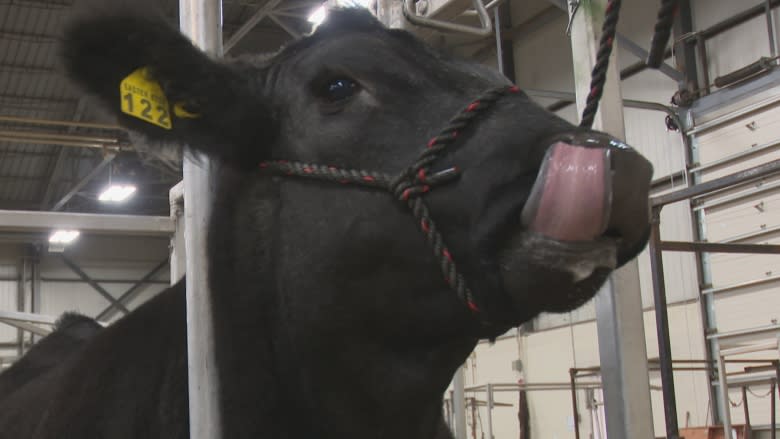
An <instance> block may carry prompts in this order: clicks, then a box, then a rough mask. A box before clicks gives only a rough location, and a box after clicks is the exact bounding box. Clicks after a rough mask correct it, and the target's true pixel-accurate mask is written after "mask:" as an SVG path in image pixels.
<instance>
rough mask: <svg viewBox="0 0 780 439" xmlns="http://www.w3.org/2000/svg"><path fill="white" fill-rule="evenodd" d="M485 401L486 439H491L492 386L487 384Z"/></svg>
mask: <svg viewBox="0 0 780 439" xmlns="http://www.w3.org/2000/svg"><path fill="white" fill-rule="evenodd" d="M486 399H487V401H486V402H485V406H486V408H487V416H486V422H487V439H493V385H492V384H490V383H488V385H487V398H486Z"/></svg>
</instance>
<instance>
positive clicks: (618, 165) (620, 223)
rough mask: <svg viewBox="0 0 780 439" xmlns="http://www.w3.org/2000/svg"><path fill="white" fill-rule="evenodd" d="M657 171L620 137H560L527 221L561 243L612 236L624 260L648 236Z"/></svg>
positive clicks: (551, 151) (527, 212)
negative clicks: (651, 200)
mask: <svg viewBox="0 0 780 439" xmlns="http://www.w3.org/2000/svg"><path fill="white" fill-rule="evenodd" d="M652 175H653V167H652V165H651V164H650V162H648V161H647V160H646V159H645V158H643V157H642V156H641V155H639V154H638V153H637V152H636V151H634V150H633V149H632V148H630V147H629V146H628V145H626V144H625V143H623V142H621V141H619V140H617V139H614V138H612V137H610V136H607V135H605V134H599V133H584V132H583V133H577V134H572V135H565V136H561V137H559V138H558V139H556V140H555V141H554V142H553V144H552V145H551V146H550V147H549V148H548V150H547V153H546V155H545V157H544V159H543V161H542V164H541V166H540V169H539V174H538V176H537V179H536V182H535V183H534V186H533V188H532V190H531V194H530V197H529V199H528V201H527V202H526V204H525V206H524V208H523V210H522V216H521V219H522V224H523V226H524V227H525V228H526V229H527V230H529V231H531V232H536V233H538V234H540V235H543V236H545V237H547V238H550V239H553V240H557V241H561V242H578V241H595V240H599V239H602V238H604V237H607V238H612V239H614V240H615V241H616V242H617V244H618V248H619V249H618V259H622V258H621V256H624V255H623V254H622V253H624V252H625V250H627V249H628V247H632V245H633V244H636V243H637V242H639V241H642V240H643V238H644V236H645V235H646V231H647V227H648V225H649V221H650V209H649V203H648V195H649V190H650V181H651V178H652ZM620 250H624V251H620ZM619 262H625V261H619Z"/></svg>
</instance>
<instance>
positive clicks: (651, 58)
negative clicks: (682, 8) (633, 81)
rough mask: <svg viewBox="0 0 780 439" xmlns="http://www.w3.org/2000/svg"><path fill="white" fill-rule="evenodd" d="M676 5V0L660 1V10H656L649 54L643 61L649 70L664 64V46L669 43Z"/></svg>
mask: <svg viewBox="0 0 780 439" xmlns="http://www.w3.org/2000/svg"><path fill="white" fill-rule="evenodd" d="M677 3H678V0H661V9H659V10H658V19H657V21H656V23H655V28H654V33H653V40H652V41H651V42H650V53H649V54H648V55H647V60H646V61H645V64H647V66H648V67H650V68H653V69H657V68H659V67H661V64H663V62H664V51H665V50H666V44H667V43H669V36H670V35H671V34H672V25H673V24H674V15H675V13H676V12H677Z"/></svg>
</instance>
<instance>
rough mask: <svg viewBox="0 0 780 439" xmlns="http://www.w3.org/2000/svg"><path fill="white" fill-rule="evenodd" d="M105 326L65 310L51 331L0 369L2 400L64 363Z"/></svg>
mask: <svg viewBox="0 0 780 439" xmlns="http://www.w3.org/2000/svg"><path fill="white" fill-rule="evenodd" d="M102 328H103V327H102V326H100V324H98V323H97V322H96V321H95V320H93V319H91V318H89V317H86V316H83V315H80V314H77V313H66V314H63V315H62V317H60V318H59V319H57V322H55V324H54V329H53V330H52V332H51V334H49V335H47V336H45V337H43V338H42V339H41V340H40V341H39V342H38V343H36V344H34V345H33V346H32V347H31V348H30V350H29V351H27V353H26V354H25V355H24V356H23V357H22V358H20V359H19V360H18V361H16V362H15V363H14V364H12V365H11V367H9V368H8V369H6V370H4V371H3V373H0V400H3V399H4V398H7V397H8V396H9V395H11V394H12V393H13V392H14V391H16V390H17V389H19V388H22V387H24V385H26V384H27V383H28V382H30V381H32V380H34V379H36V378H38V377H39V376H41V375H43V374H45V373H46V372H48V371H49V370H51V369H53V368H55V367H56V366H58V365H60V364H62V363H63V362H64V361H65V360H66V359H67V358H68V357H69V356H71V355H73V354H75V353H77V352H78V351H79V350H80V349H81V348H82V347H83V346H84V342H86V341H87V340H89V339H90V338H92V337H94V336H95V335H96V334H97V333H98V332H100V330H101V329H102Z"/></svg>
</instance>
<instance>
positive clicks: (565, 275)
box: [499, 231, 625, 314]
mask: <svg viewBox="0 0 780 439" xmlns="http://www.w3.org/2000/svg"><path fill="white" fill-rule="evenodd" d="M621 259H622V258H621ZM619 262H625V261H618V243H617V242H616V240H614V239H612V238H609V237H603V238H599V239H597V240H593V241H576V242H575V241H572V242H567V241H558V240H554V239H551V238H548V237H545V236H543V235H541V234H538V233H534V232H530V231H523V232H521V233H519V234H517V235H515V236H514V237H512V238H511V239H510V240H509V241H508V242H507V244H506V246H505V248H504V250H503V251H502V252H501V253H500V259H499V266H500V270H501V277H502V280H503V283H504V290H505V291H506V293H507V294H508V295H509V297H510V300H511V301H512V302H513V305H514V306H515V307H516V309H517V310H522V314H526V313H527V312H528V310H529V309H530V310H535V311H536V312H567V311H571V310H573V309H575V308H577V307H579V306H581V305H583V304H584V303H585V302H587V301H588V300H590V299H591V298H592V297H593V296H594V295H595V294H596V292H597V291H598V290H599V288H600V287H601V286H602V285H603V284H604V282H605V281H606V279H607V277H608V276H609V274H610V273H611V272H612V271H613V270H614V269H615V268H616V267H617V266H618V265H619Z"/></svg>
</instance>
